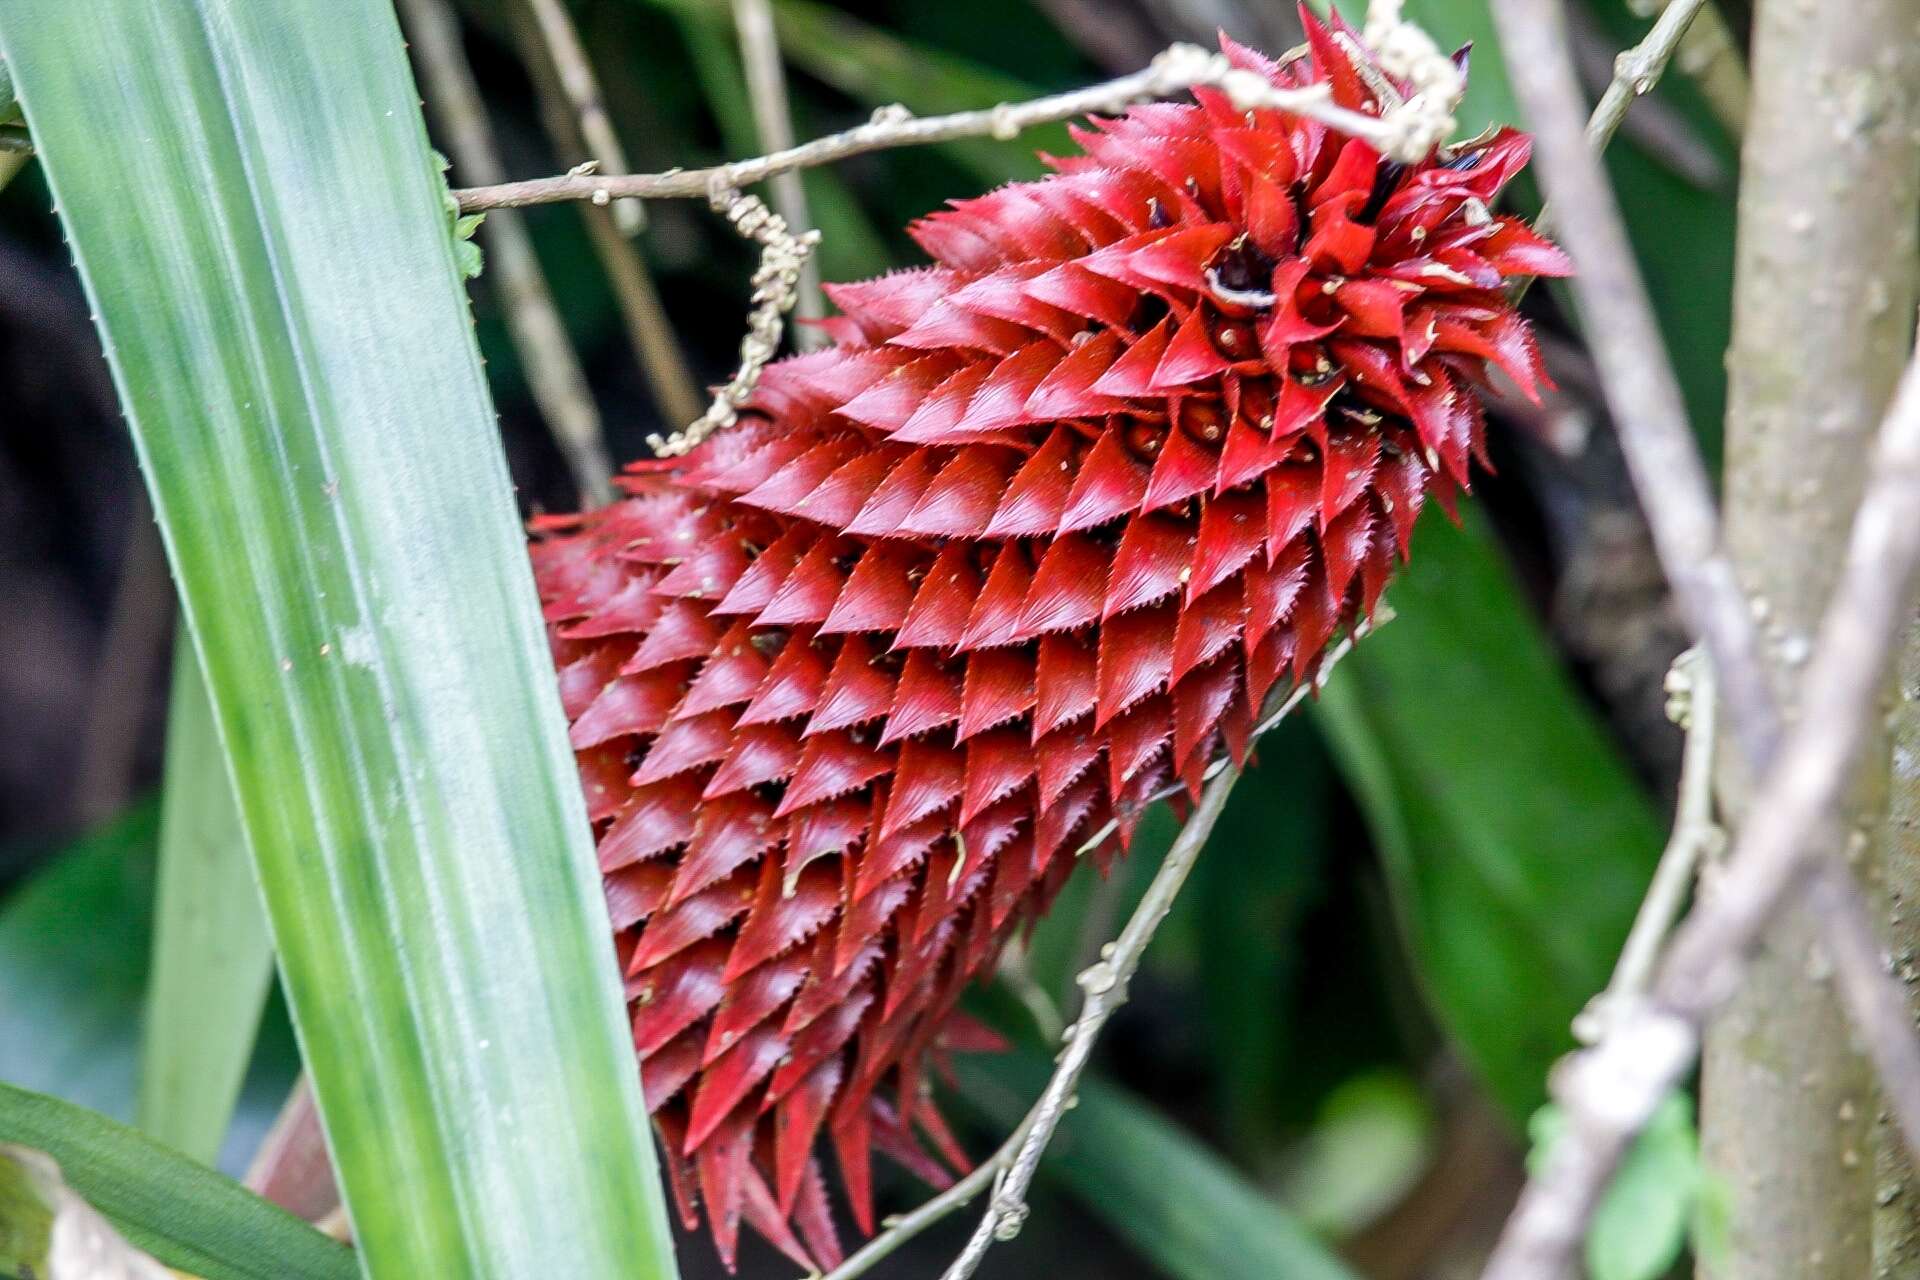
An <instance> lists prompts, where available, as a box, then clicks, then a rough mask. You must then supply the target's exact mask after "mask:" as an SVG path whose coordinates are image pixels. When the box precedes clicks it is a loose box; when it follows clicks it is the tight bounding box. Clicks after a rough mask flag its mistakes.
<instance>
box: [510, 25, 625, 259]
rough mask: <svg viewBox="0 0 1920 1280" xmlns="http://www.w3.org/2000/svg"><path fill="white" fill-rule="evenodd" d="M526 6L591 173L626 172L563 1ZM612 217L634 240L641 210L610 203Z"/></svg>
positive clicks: (590, 66)
mask: <svg viewBox="0 0 1920 1280" xmlns="http://www.w3.org/2000/svg"><path fill="white" fill-rule="evenodd" d="M526 4H527V9H528V11H529V12H530V13H531V14H532V16H533V21H534V25H535V29H536V30H538V31H539V33H540V41H541V43H542V44H543V45H544V46H545V47H546V51H547V56H548V57H549V58H551V59H552V62H553V69H554V73H555V76H556V78H557V80H558V82H559V88H560V91H561V93H563V94H564V95H565V96H566V99H567V102H568V104H569V105H570V106H571V107H572V108H573V114H574V118H575V119H576V120H577V121H578V122H579V130H580V138H581V141H582V142H583V143H584V144H585V147H586V152H587V155H588V156H590V157H592V159H593V163H594V166H595V169H594V171H595V172H596V173H607V174H615V173H626V172H628V171H629V170H630V168H631V166H630V165H628V164H627V153H626V149H625V148H624V147H622V146H621V145H620V135H619V134H618V133H616V132H615V131H614V128H613V119H612V117H610V116H609V115H608V114H607V104H606V100H605V98H603V97H602V96H601V93H600V78H599V77H598V76H596V75H595V74H594V73H593V61H592V59H590V58H588V57H587V50H586V47H585V46H584V45H582V44H581V43H580V31H579V29H578V28H577V27H575V26H574V25H573V17H572V15H571V14H569V13H568V12H567V6H566V0H526ZM612 216H613V224H614V226H615V227H617V228H618V229H619V230H620V233H621V234H622V235H626V236H633V235H637V234H639V232H640V230H641V228H643V227H645V226H646V223H647V215H646V206H645V205H643V204H641V203H640V202H639V201H638V200H620V201H616V202H615V203H614V205H613V208H612Z"/></svg>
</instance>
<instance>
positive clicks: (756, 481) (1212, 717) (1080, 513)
mask: <svg viewBox="0 0 1920 1280" xmlns="http://www.w3.org/2000/svg"><path fill="white" fill-rule="evenodd" d="M1307 21H1308V24H1309V31H1310V34H1311V49H1312V52H1311V55H1310V56H1309V57H1306V58H1301V59H1298V60H1295V61H1294V62H1292V63H1291V64H1290V65H1286V66H1281V65H1277V64H1275V63H1272V62H1269V61H1267V60H1265V59H1264V58H1261V57H1260V56H1259V55H1257V54H1253V53H1251V52H1248V51H1246V50H1243V49H1240V48H1237V47H1235V46H1233V45H1231V44H1229V45H1228V46H1227V50H1228V53H1229V55H1230V56H1231V57H1233V58H1234V59H1235V60H1236V61H1237V62H1239V63H1240V64H1241V65H1243V66H1246V67H1250V68H1254V69H1257V70H1259V71H1261V72H1264V73H1265V74H1267V75H1269V76H1271V77H1272V78H1273V79H1274V80H1275V81H1277V82H1279V83H1282V84H1304V83H1314V82H1320V81H1326V82H1327V83H1329V84H1330V85H1331V86H1332V90H1331V91H1332V96H1333V99H1334V101H1336V102H1338V103H1340V104H1341V105H1343V106H1347V107H1350V108H1354V109H1356V110H1362V111H1377V110H1379V109H1380V106H1381V104H1379V103H1378V102H1377V101H1376V100H1375V99H1374V97H1373V95H1372V91H1371V90H1370V89H1369V88H1368V87H1367V86H1368V85H1369V84H1378V83H1381V77H1380V76H1379V75H1378V74H1375V73H1370V74H1367V75H1365V76H1363V75H1361V74H1360V73H1358V72H1356V71H1355V70H1354V67H1353V66H1352V65H1351V63H1350V62H1349V57H1350V56H1357V51H1358V49H1359V46H1358V44H1357V42H1356V41H1354V40H1353V39H1352V38H1351V35H1350V33H1347V34H1345V35H1341V34H1337V33H1329V32H1328V31H1326V30H1323V29H1322V28H1321V27H1319V26H1318V24H1316V23H1314V22H1313V19H1312V18H1311V16H1309V17H1308V18H1307ZM1076 137H1077V140H1078V142H1079V144H1080V146H1081V148H1082V149H1083V152H1084V154H1082V155H1079V156H1075V157H1072V158H1069V159H1059V160H1054V161H1052V167H1053V169H1054V173H1053V174H1052V175H1051V176H1049V177H1047V178H1044V179H1042V180H1040V181H1036V182H1030V183H1023V184H1017V185H1014V186H1009V187H1005V188H1002V189H1001V190H998V191H995V192H993V193H991V194H989V195H986V196H983V197H980V198H978V199H974V200H967V201H962V202H959V203H957V204H956V205H954V206H953V207H952V208H951V209H950V210H948V211H944V212H941V213H936V214H934V215H932V216H931V217H929V218H927V219H925V220H924V221H922V222H920V223H919V224H917V225H916V226H915V227H914V234H915V237H916V238H917V239H918V241H919V242H920V244H921V245H923V246H924V247H925V248H926V250H927V251H928V253H929V254H930V255H931V256H932V257H933V259H934V260H935V265H932V266H929V267H924V268H920V269H917V270H910V271H901V272H897V273H894V274H892V275H888V276H883V277H881V278H879V279H876V280H871V281H867V282H865V283H861V284H851V285H842V286H839V287H837V288H834V289H833V290H832V291H831V292H832V296H833V299H834V301H835V303H836V304H837V305H838V307H839V309H840V311H841V313H842V314H841V315H840V316H838V317H837V318H835V319H833V320H831V321H829V322H828V323H829V325H830V326H831V329H832V333H833V336H834V338H835V339H836V344H837V345H835V346H834V347H833V348H832V349H830V350H827V351H823V352H819V353H816V354H811V355H805V356H800V357H796V358H794V359H790V360H787V361H784V362H782V363H780V364H777V365H775V366H772V367H771V368H769V369H768V370H767V371H766V373H765V376H764V378H763V380H762V382H761V384H760V387H759V389H758V392H757V394H756V398H755V400H754V402H753V405H752V406H751V409H750V411H749V412H748V413H746V414H745V415H744V416H743V419H742V421H741V423H740V424H739V425H737V426H735V427H733V428H731V429H729V430H726V431H724V432H721V433H720V434H718V435H717V436H715V437H714V438H712V439H711V440H709V441H708V442H707V443H705V444H704V445H702V446H701V447H699V448H698V449H697V450H696V451H695V452H693V453H692V454H691V455H689V456H688V457H686V458H684V459H678V460H673V461H671V462H650V463H643V464H638V465H637V466H636V467H635V468H633V469H631V470H630V472H629V474H628V475H627V476H626V477H625V478H624V484H625V487H626V490H627V492H628V494H629V496H628V497H626V498H625V499H624V500H623V501H621V502H618V503H616V504H615V505H613V506H611V507H608V508H605V509H603V510H601V511H597V512H594V513H592V514H591V515H588V516H585V517H577V518H570V519H566V520H557V521H546V522H543V529H542V536H541V537H540V538H539V539H538V540H537V541H536V544H535V546H534V556H535V562H536V571H537V577H538V580H539V583H540V588H541V592H542V595H543V598H544V601H545V605H546V610H547V616H548V618H549V620H550V621H551V623H552V627H553V636H554V650H555V654H556V660H557V662H558V665H559V671H560V682H561V688H562V694H563V699H564V702H565V706H566V712H567V715H568V717H569V718H570V720H571V722H572V735H573V745H574V748H575V750H576V751H577V752H578V753H579V759H580V766H581V773H582V777H583V779H584V781H585V785H586V793H587V799H588V805H589V810H590V813H591V817H592V819H593V822H594V823H595V825H596V830H597V831H598V833H599V853H600V865H601V868H602V870H603V872H604V873H605V877H606V890H607V900H608V903H609V906H610V909H611V912H612V917H613V925H614V928H615V929H616V930H617V933H618V953H619V957H620V960H621V963H622V965H623V966H624V972H625V975H626V981H627V994H628V997H629V999H630V1001H631V1007H632V1014H633V1033H634V1042H635V1046H636V1048H637V1050H638V1052H639V1056H640V1059H641V1062H642V1077H643V1083H644V1086H645V1089H646V1094H647V1101H648V1106H649V1107H650V1109H651V1110H652V1112H653V1115H654V1117H655V1121H656V1123H657V1124H658V1126H659V1128H660V1131H661V1134H662V1135H663V1137H664V1144H665V1146H666V1148H667V1150H668V1155H669V1165H670V1171H671V1173H672V1175H673V1176H672V1181H673V1184H674V1187H675V1191H676V1194H677V1197H678V1199H679V1203H680V1206H681V1212H682V1213H683V1215H684V1216H685V1217H686V1218H687V1219H688V1221H689V1224H690V1225H691V1224H692V1223H694V1222H695V1221H697V1220H698V1216H699V1213H700V1211H701V1208H702V1207H704V1213H705V1216H706V1219H707V1221H708V1223H709V1225H710V1229H711V1231H712V1233H713V1235H714V1237H715V1239H716V1240H717V1242H718V1244H719V1247H720V1250H721V1252H722V1254H723V1256H724V1257H726V1258H727V1259H728V1260H729V1261H731V1259H732V1257H733V1254H734V1250H735V1246H736V1242H737V1237H738V1228H739V1223H740V1221H741V1220H742V1219H745V1221H746V1222H747V1223H748V1224H749V1225H751V1226H752V1227H754V1228H755V1229H756V1230H757V1231H759V1232H760V1233H761V1234H762V1235H764V1236H766V1237H767V1239H769V1240H770V1241H772V1242H773V1243H774V1244H775V1245H776V1246H778V1247H779V1248H781V1249H782V1250H784V1251H785V1252H787V1253H788V1254H789V1255H791V1256H792V1257H793V1258H794V1259H795V1260H796V1261H800V1262H802V1263H803V1264H805V1263H818V1264H821V1265H832V1263H833V1262H834V1261H835V1260H836V1259H837V1258H838V1257H839V1253H840V1249H839V1244H838V1242H837V1240H836V1239H835V1235H834V1227H833V1224H832V1220H831V1213H830V1210H829V1202H828V1196H827V1191H826V1186H825V1175H824V1171H823V1165H822V1163H821V1161H820V1155H821V1154H822V1153H823V1152H825V1151H826V1150H827V1149H829V1148H831V1149H832V1150H833V1151H834V1153H835V1155H836V1157H837V1164H838V1169H839V1179H840V1181H841V1183H842V1185H843V1186H844V1189H845V1192H846V1194H847V1198H848V1200H849V1202H850V1203H851V1206H852V1212H853V1216H854V1218H855V1219H856V1221H857V1222H858V1224H859V1226H860V1227H861V1229H862V1230H871V1228H872V1209H871V1192H870V1170H869V1154H870V1151H871V1150H872V1149H874V1148H877V1149H878V1150H880V1151H881V1152H882V1153H884V1154H886V1155H888V1156H890V1157H892V1158H893V1159H895V1160H897V1161H899V1162H900V1163H902V1164H904V1165H905V1166H906V1167H907V1168H909V1169H911V1170H913V1171H915V1172H917V1173H918V1174H920V1175H921V1176H922V1177H924V1178H925V1179H926V1180H928V1181H929V1182H934V1183H940V1182H944V1181H945V1180H946V1179H948V1178H949V1177H951V1176H952V1171H954V1170H958V1169H960V1168H961V1167H963V1166H964V1164H965V1156H964V1154H963V1153H962V1152H961V1151H960V1150H959V1149H958V1146H957V1144H956V1143H955V1142H954V1140H953V1138H952V1136H951V1134H950V1133H949V1132H948V1129H947V1127H946V1125H945V1124H944V1123H943V1121H942V1119H941V1117H940V1115H939V1113H938V1112H937V1111H936V1110H935V1109H934V1105H933V1103H932V1101H931V1100H930V1093H929V1089H928V1081H929V1073H930V1069H932V1068H937V1067H938V1066H939V1065H940V1063H941V1061H942V1059H943V1056H944V1055H946V1054H948V1053H951V1052H953V1051H955V1050H962V1049H972V1048H982V1047H987V1042H988V1041H989V1039H990V1037H988V1036H987V1035H986V1034H985V1033H984V1032H983V1031H981V1030H980V1029H979V1028H977V1027H975V1026H974V1025H973V1024H971V1023H970V1022H968V1021H967V1020H966V1019H965V1018H964V1017H963V1016H962V1015H960V1014H958V1013H957V1012H956V1009H955V1006H956V1002H957V1001H958V1000H959V998H960V996H961V993H962V991H963V989H964V988H965V987H966V985H967V984H968V982H969V981H971V980H972V979H974V978H976V977H977V976H979V975H981V974H983V973H985V972H987V971H989V970H990V968H991V966H992V965H993V963H994V961H995V958H996V957H997V956H998V954H999V952H1000V950H1001V948H1002V946H1003V945H1004V944H1005V943H1006V941H1007V940H1008V939H1009V938H1010V937H1012V936H1013V934H1014V933H1015V931H1016V930H1018V929H1020V928H1021V927H1022V926H1023V925H1025V924H1026V923H1028V922H1029V921H1031V920H1032V919H1033V918H1034V917H1035V916H1037V915H1038V914H1039V913H1041V912H1043V911H1044V910H1045V909H1046V906H1047V904H1048V902H1049V901H1050V899H1051V898H1052V897H1053V896H1054V894H1055V893H1056V891H1057V890H1058V889H1059V888H1060V886H1061V884H1062V883H1063V881H1064V880H1065V879H1066V877H1067V876H1068V875H1069V873H1070V872H1071V871H1072V869H1073V868H1074V866H1075V865H1076V863H1077V862H1078V861H1079V860H1080V859H1081V856H1082V855H1090V856H1091V857H1093V858H1094V859H1095V860H1098V861H1101V862H1102V863H1103V865H1104V861H1105V859H1106V858H1107V857H1109V856H1110V855H1111V854H1112V853H1113V852H1114V851H1115V850H1117V849H1118V848H1120V847H1121V846H1124V844H1125V843H1126V841H1127V839H1128V837H1129V835H1130V833H1131V832H1132V830H1133V828H1134V825H1135V823H1136V822H1137V821H1138V819H1139V817H1140V815H1141V812H1142V810H1143V809H1144V807H1145V806H1146V805H1147V803H1148V802H1149V800H1150V799H1151V798H1152V797H1154V796H1155V795H1156V794H1159V793H1162V792H1164V791H1165V790H1166V789H1167V788H1168V787H1169V786H1170V785H1175V784H1184V786H1185V788H1187V789H1189V790H1191V789H1194V788H1197V787H1198V785H1199V782H1200V779H1201V776H1202V773H1203V771H1204V770H1205V769H1206V767H1207V765H1208V764H1209V762H1211V761H1212V760H1214V759H1216V758H1218V757H1220V756H1222V755H1226V756H1231V757H1232V758H1234V759H1236V760H1238V759H1241V758H1243V757H1244V756H1245V754H1246V751H1247V748H1248V738H1249V734H1250V732H1251V729H1252V727H1253V725H1254V722H1255V709H1256V708H1258V707H1260V706H1261V705H1262V703H1263V701H1265V700H1266V699H1267V698H1268V697H1269V695H1270V694H1273V693H1275V692H1276V691H1284V690H1286V689H1288V688H1291V687H1293V686H1294V685H1295V684H1296V683H1298V682H1301V681H1304V680H1308V679H1310V678H1311V677H1312V675H1313V673H1314V670H1315V667H1316V664H1317V663H1318V661H1319V660H1320V657H1321V654H1322V653H1323V651H1324V648H1325V646H1326V644H1327V642H1328V641H1329V639H1330V638H1331V637H1332V636H1334V635H1335V633H1336V632H1338V631H1339V630H1340V629H1342V628H1343V627H1347V626H1350V625H1351V624H1352V623H1353V622H1354V621H1355V620H1356V619H1358V618H1359V617H1361V616H1363V615H1365V614H1367V613H1368V612H1369V611H1371V610H1372V609H1373V607H1374V605H1375V602H1376V601H1377V600H1378V599H1379V597H1380V593H1381V590H1382V588H1383V587H1384V586H1385V585H1386V583H1387V580H1388V578H1389V576H1390V575H1391V573H1392V571H1393V568H1394V566H1395V564H1396V562H1397V560H1398V559H1399V558H1400V557H1402V556H1404V555H1405V554H1406V550H1407V543H1408V538H1409V536H1410V534H1411V532H1412V529H1413V525H1414V520H1415V517H1416V515H1417V514H1418V513H1419V511H1420V509H1421V506H1422V503H1423V501H1424V500H1425V498H1426V497H1427V496H1428V495H1429V494H1432V495H1434V496H1435V497H1437V498H1439V499H1441V500H1442V501H1449V500H1450V499H1451V498H1452V496H1453V495H1454V493H1455V492H1456V491H1457V490H1459V489H1461V488H1463V487H1464V486H1465V485H1466V484H1467V480H1468V469H1469V465H1470V462H1471V460H1472V459H1473V458H1474V456H1475V455H1476V453H1477V451H1478V449H1479V445H1480V432H1481V426H1482V421H1481V412H1480V409H1479V408H1478V406H1477V403H1476V399H1475V396H1474V393H1473V388H1474V385H1475V384H1476V383H1479V382H1481V381H1483V380H1484V379H1485V378H1486V377H1488V376H1489V374H1488V365H1489V364H1492V365H1494V366H1498V367H1499V368H1500V369H1503V370H1504V371H1505V372H1506V373H1507V374H1508V375H1510V376H1511V378H1512V379H1513V380H1514V381H1515V382H1517V383H1518V384H1519V385H1520V386H1521V387H1522V388H1524V389H1526V390H1528V391H1529V392H1531V391H1532V390H1533V388H1534V387H1535V385H1536V384H1538V383H1539V382H1540V381H1541V380H1542V375H1541V373H1540V370H1539V366H1538V361H1537V358H1536V354H1535V351H1534V347H1533V343H1532V340H1531V338H1530V336H1529V334H1528V332H1527V328H1526V326H1525V324H1524V323H1523V322H1522V321H1521V320H1520V319H1519V318H1518V317H1517V316H1516V315H1515V313H1514V312H1513V311H1512V310H1511V309H1510V307H1509V306H1508V305H1507V303H1506V301H1505V298H1504V295H1503V293H1502V288H1501V287H1502V282H1503V279H1504V278H1506V277H1510V276H1514V275H1518V274H1558V273H1562V272H1564V270H1565V268H1566V263H1565V261H1564V259H1563V258H1562V256H1561V255H1560V253H1559V252H1558V251H1557V250H1556V249H1554V248H1553V247H1552V246H1550V245H1548V244H1547V243H1545V242H1544V241H1542V240H1541V239H1539V238H1538V237H1536V236H1535V235H1533V234H1532V233H1531V232H1530V231H1529V230H1528V229H1527V228H1526V227H1525V226H1523V225H1522V224H1521V223H1520V222H1519V221H1517V220H1516V219H1513V218H1511V217H1506V216H1503V215H1500V214H1497V213H1494V212H1493V211H1492V210H1491V208H1490V206H1491V204H1492V202H1493V200H1494V197H1495V195H1496V193H1497V192H1498V191H1499V190H1500V188H1501V187H1502V185H1503V184H1504V183H1505V182H1506V181H1507V180H1508V179H1509V178H1510V177H1511V176H1512V175H1513V174H1514V173H1515V172H1516V171H1517V170H1518V169H1519V168H1520V167H1521V166H1522V165H1523V164H1524V163H1525V159H1526V155H1527V140H1526V139H1525V137H1523V136H1522V135H1519V134H1515V133H1512V132H1501V133H1498V134H1495V135H1493V136H1491V137H1489V138H1486V139H1484V140H1481V141H1479V142H1477V143H1473V144H1468V145H1467V146H1465V147H1463V148H1462V149H1460V150H1459V151H1458V152H1457V153H1451V154H1448V153H1442V154H1441V155H1437V156H1435V157H1434V158H1433V159H1431V160H1430V161H1429V162H1427V163H1424V164H1420V165H1414V166H1404V167H1403V166H1399V165H1394V164H1388V163H1383V162H1382V160H1381V159H1380V157H1379V156H1378V155H1377V154H1376V153H1375V152H1374V151H1373V150H1372V149H1371V148H1370V147H1368V146H1367V145H1366V144H1364V143H1361V142H1358V141H1353V140H1349V139H1347V138H1345V137H1342V136H1340V135H1338V134H1335V133H1331V132H1329V131H1328V130H1326V129H1325V128H1323V127H1321V126H1320V125H1317V124H1314V123H1312V122H1310V121H1305V120H1301V119H1298V118H1295V117H1292V116H1289V115H1284V114H1281V113H1278V112H1270V111H1259V112H1252V113H1245V112H1240V111H1236V110H1234V109H1233V108H1232V107H1231V106H1230V105H1229V104H1228V102H1227V101H1226V100H1225V99H1224V98H1223V97H1222V96H1221V95H1219V94H1217V93H1213V92H1208V91H1202V92H1200V93H1199V94H1198V95H1197V101H1196V102H1192V103H1180V104H1155V105H1147V106H1141V107H1136V108H1134V109H1133V110H1131V111H1129V112H1127V113H1126V114H1125V115H1124V116H1122V117H1120V118H1118V119H1112V120H1101V121H1096V122H1094V124H1093V125H1092V127H1091V128H1088V129H1084V130H1080V131H1078V132H1077V134H1076Z"/></svg>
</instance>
